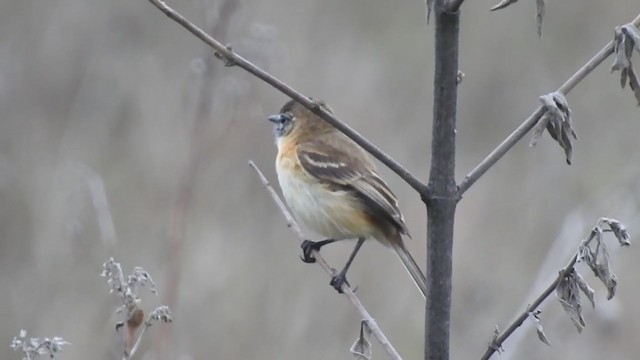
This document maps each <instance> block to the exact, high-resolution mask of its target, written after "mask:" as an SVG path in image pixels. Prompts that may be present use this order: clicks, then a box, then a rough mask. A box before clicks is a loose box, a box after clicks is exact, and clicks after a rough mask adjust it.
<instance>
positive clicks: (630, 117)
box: [0, 0, 640, 359]
mask: <svg viewBox="0 0 640 360" xmlns="http://www.w3.org/2000/svg"><path fill="white" fill-rule="evenodd" d="M223 1H224V0H217V1H214V0H208V1H206V0H201V1H172V2H169V5H170V6H173V7H175V8H176V10H178V11H180V12H182V13H183V14H184V15H185V16H187V17H188V18H190V19H192V20H193V21H194V22H195V23H197V24H199V25H201V26H203V27H205V28H209V29H212V26H213V29H215V24H216V23H218V20H219V19H220V18H223V19H224V20H221V21H225V22H226V24H224V25H225V26H219V27H218V29H216V31H217V33H214V34H213V35H214V36H216V37H218V38H219V40H221V41H222V42H224V43H227V42H229V43H231V44H232V45H233V47H234V49H235V50H237V51H238V53H240V54H241V55H244V56H246V57H247V58H249V59H250V60H252V61H254V62H255V63H256V64H258V65H260V66H263V67H264V68H266V69H267V70H269V71H271V72H272V73H273V74H274V75H276V76H277V77H279V78H281V79H282V80H284V81H286V82H288V83H289V84H291V85H292V86H294V87H295V88H297V89H299V90H300V91H302V92H303V93H305V94H307V95H310V96H313V97H318V98H322V99H325V100H326V101H327V102H328V103H329V104H330V105H331V106H332V107H333V109H334V110H335V112H336V113H337V114H338V115H339V116H340V117H341V118H342V119H344V120H345V121H347V122H348V123H349V124H350V125H352V126H353V127H354V128H355V129H357V130H359V131H360V132H361V133H362V134H363V135H365V136H367V137H369V138H370V139H371V140H372V141H373V142H374V143H376V144H378V145H379V146H380V147H381V148H382V149H385V150H386V151H388V153H389V154H390V155H392V156H393V157H394V158H396V159H397V160H399V161H400V162H401V163H403V164H405V165H406V166H407V167H408V168H409V169H411V170H412V171H413V172H414V173H416V174H419V175H420V176H421V177H422V178H425V179H426V177H427V170H426V169H427V168H428V162H429V148H430V143H429V138H430V133H429V131H430V128H431V94H432V90H431V88H432V69H433V41H432V37H433V26H432V25H431V26H429V27H427V26H426V25H425V21H424V20H425V19H424V18H425V15H424V8H423V2H422V1H417V0H416V1H403V2H395V1H394V2H391V1H382V0H349V1H344V0H340V1H338V0H329V1H314V0H303V1H284V0H273V1H255V0H254V1H248V0H247V1H240V0H238V2H237V3H234V6H232V7H230V8H227V9H226V10H224V11H221V4H222V2H223ZM229 1H234V0H229ZM492 5H493V2H492V1H488V0H483V1H471V0H469V1H467V2H466V3H465V4H464V6H463V16H462V23H461V24H462V25H461V52H460V55H461V59H460V68H461V70H462V71H463V72H464V73H465V74H466V78H465V80H464V82H463V83H462V85H461V86H460V98H459V112H458V115H459V121H458V161H457V174H458V178H459V179H462V177H463V176H464V174H466V173H467V172H468V171H469V170H471V168H472V167H473V166H474V165H475V164H476V163H477V162H479V161H480V160H481V159H482V158H483V157H484V156H485V155H486V154H488V153H489V151H491V149H493V147H494V146H495V145H497V144H498V143H499V142H500V141H501V140H502V139H503V138H504V137H505V136H506V135H507V134H508V133H510V132H511V131H512V130H513V129H514V128H515V127H516V126H517V125H518V124H519V123H520V122H521V121H522V120H524V118H526V117H527V116H528V115H529V114H530V113H531V112H532V111H533V110H534V109H535V108H536V107H537V106H538V104H539V102H538V99H537V97H538V96H539V95H541V94H544V93H547V92H550V91H553V90H555V89H556V88H557V87H558V86H559V85H561V84H562V83H563V82H564V81H565V80H566V79H567V78H568V77H569V76H570V75H571V74H573V72H574V71H575V70H577V68H578V67H580V66H581V65H582V64H583V63H585V62H586V61H587V60H588V59H589V58H590V57H591V56H592V55H593V54H595V53H596V52H597V51H598V50H599V49H600V48H602V46H603V45H604V44H605V43H606V42H608V41H609V40H611V39H612V38H613V28H614V27H615V26H616V25H621V24H624V23H627V22H629V21H630V20H631V19H632V18H633V17H635V16H636V15H637V14H638V13H639V12H640V7H639V6H638V3H637V1H635V0H618V1H616V2H615V5H614V4H612V3H611V2H595V1H582V0H566V1H549V2H548V4H547V15H546V18H545V25H544V30H543V32H544V37H543V38H542V39H539V38H538V37H537V35H536V30H535V19H534V15H535V6H534V3H533V2H531V1H521V2H519V3H517V4H514V5H513V6H511V7H509V8H507V9H506V10H503V11H501V12H496V13H489V12H488V9H489V7H490V6H492ZM221 13H222V14H223V15H224V16H222V17H221V16H220V14H221ZM218 24H220V23H218ZM0 34H2V35H1V36H0V119H1V120H0V286H1V288H2V289H3V295H2V301H1V302H0V323H2V327H0V346H3V347H4V350H2V351H0V353H2V354H3V355H2V356H0V357H2V358H6V359H12V358H15V359H18V358H19V354H13V353H10V352H11V350H10V349H9V347H8V346H9V343H10V342H11V339H12V338H13V336H15V335H16V334H17V333H18V331H19V329H21V328H24V329H27V330H28V332H29V334H30V335H33V336H53V335H57V336H62V337H64V338H65V339H66V340H68V341H70V342H71V343H72V344H73V345H72V346H70V347H68V348H66V349H65V354H63V355H64V357H63V359H86V358H105V359H110V358H114V352H113V348H114V345H113V341H114V339H113V338H114V335H113V332H114V323H115V316H114V315H113V313H112V310H113V308H114V306H115V305H116V301H115V299H113V298H112V297H111V296H109V295H108V287H107V286H106V285H105V284H104V283H103V280H102V279H100V278H99V277H98V275H99V274H100V271H101V264H102V263H103V262H104V261H106V260H107V259H108V257H109V256H111V255H113V256H115V257H116V259H117V260H119V261H121V262H122V263H123V266H124V267H125V271H127V269H129V270H130V269H132V268H133V266H135V265H139V266H143V267H144V268H145V269H146V270H148V271H149V272H150V273H151V274H152V276H154V279H155V280H156V282H157V284H158V287H159V290H160V296H159V297H157V298H156V297H153V296H152V295H149V296H148V297H147V305H148V307H149V308H152V307H153V306H154V305H157V304H159V303H163V302H169V303H170V305H171V306H172V308H173V312H174V318H175V322H174V323H173V324H172V325H170V327H169V328H168V329H167V328H162V325H160V326H157V327H154V328H152V329H151V331H150V337H149V338H148V339H146V340H145V342H144V344H143V347H142V349H141V352H143V353H145V352H146V353H147V354H150V353H151V351H152V350H153V344H154V342H155V343H156V344H157V343H158V342H162V345H163V346H164V349H165V350H166V351H167V354H168V356H167V358H170V359H206V358H213V359H258V358H265V359H300V358H305V359H306V358H308V359H349V358H350V355H349V353H348V349H349V346H350V345H351V343H352V342H353V341H354V340H355V338H356V336H357V332H358V329H359V323H358V321H359V318H358V316H357V314H356V313H355V312H354V311H353V310H352V309H351V307H350V306H349V305H348V304H347V303H346V302H345V301H344V299H343V298H342V297H340V296H338V295H336V294H335V292H334V291H333V289H331V288H330V287H329V286H328V281H329V279H328V278H327V277H326V275H325V274H324V273H323V272H322V271H321V270H320V269H319V268H317V267H316V266H307V265H304V264H303V263H302V262H301V261H300V260H299V257H298V256H299V254H300V250H299V247H298V242H297V241H298V239H296V238H295V236H294V235H293V234H292V233H291V232H290V231H289V230H288V229H287V227H286V226H285V222H284V220H283V218H282V216H281V214H280V213H279V212H278V211H277V208H276V207H275V205H274V204H273V202H272V200H271V199H270V198H269V196H268V194H267V193H266V192H265V191H264V190H263V189H262V186H261V184H260V182H259V181H258V180H257V178H256V176H255V174H254V173H253V172H252V171H251V170H250V168H249V167H248V166H247V160H249V159H253V160H254V161H255V162H256V163H257V164H258V165H259V166H260V167H261V168H262V170H263V171H264V172H265V173H266V175H267V176H268V177H269V178H270V179H271V180H272V181H273V182H274V184H275V183H276V181H275V179H276V178H275V171H274V166H273V163H274V156H275V151H276V150H275V146H274V145H273V138H272V134H271V126H270V124H269V123H268V122H267V121H266V117H267V116H268V115H269V114H272V113H275V112H277V111H278V109H279V108H280V106H281V105H282V104H283V103H284V102H285V101H286V100H287V99H286V98H285V97H284V96H283V95H281V94H280V93H278V92H277V91H275V90H274V89H272V88H270V87H269V86H267V85H265V84H263V83H262V82H260V81H258V80H257V79H254V78H252V77H251V76H249V75H248V74H246V73H244V72H243V71H242V70H240V69H237V68H228V69H227V68H224V67H223V66H222V65H221V64H219V63H218V62H215V63H214V62H213V61H211V56H212V52H211V51H210V49H208V48H207V47H206V46H205V45H204V44H203V43H201V42H200V41H199V40H197V39H196V38H195V37H193V36H192V35H191V34H189V33H187V32H186V31H185V30H184V29H182V28H180V27H179V26H178V25H177V24H175V23H174V22H172V21H170V20H169V19H167V18H166V17H165V16H164V15H163V14H162V13H160V12H159V11H158V10H157V9H156V8H155V7H153V6H152V5H150V4H149V3H148V2H147V1H144V0H138V1H131V0H126V1H125V0H115V1H83V0H58V1H50V2H44V1H34V0H20V1H15V0H2V1H0ZM636 55H637V54H636ZM636 58H638V57H637V56H636ZM611 61H612V60H611ZM611 61H607V62H606V63H605V64H604V65H603V66H601V67H600V68H598V69H597V70H596V71H595V72H594V73H593V74H592V75H591V76H589V77H588V78H587V79H586V80H585V81H584V82H583V83H581V84H580V85H579V86H578V88H577V89H576V90H575V91H574V92H573V93H571V95H570V96H568V101H569V104H570V105H571V106H572V109H573V114H574V128H575V129H576V131H577V133H578V136H579V140H578V141H577V143H576V146H575V152H574V157H573V165H572V166H567V165H566V164H565V160H564V154H563V152H562V150H561V149H560V148H559V147H558V146H557V144H555V143H554V142H552V141H551V140H550V139H549V137H548V136H547V135H545V137H544V139H543V140H541V141H540V142H539V143H538V146H537V147H536V148H533V149H531V148H529V147H527V146H526V141H524V142H523V143H522V144H519V145H517V146H516V147H515V149H513V151H512V152H510V153H509V154H508V155H507V156H506V157H505V158H504V159H503V160H502V161H501V162H500V163H498V164H497V166H495V167H494V168H493V169H491V170H490V171H489V173H488V174H487V175H486V176H485V177H483V178H482V179H481V180H480V181H479V182H478V183H477V184H476V185H475V186H474V187H473V188H472V189H470V190H469V192H468V193H467V194H465V198H464V199H463V200H462V202H461V203H460V205H459V207H458V215H457V219H456V238H455V245H454V289H453V297H454V303H453V318H452V336H453V341H452V353H453V358H454V359H473V358H478V357H480V355H481V354H482V352H483V351H484V349H485V347H486V345H487V343H488V341H489V340H490V338H491V335H492V333H493V330H494V325H495V324H499V325H500V326H501V327H502V328H504V327H505V326H506V324H507V323H508V322H509V321H510V320H511V319H512V318H513V317H514V315H515V314H516V313H517V312H520V311H522V310H523V309H524V307H525V306H526V305H527V302H528V301H530V300H531V299H532V298H533V295H534V294H535V293H536V292H537V291H539V290H540V289H542V288H543V287H545V286H546V285H547V284H548V282H549V281H551V279H552V278H553V277H554V275H555V274H556V272H557V270H558V269H559V268H560V267H561V266H563V265H564V264H565V263H566V262H567V260H568V259H569V257H570V255H571V254H572V252H573V251H574V250H575V248H576V246H577V245H578V243H579V241H580V239H581V238H583V237H584V236H586V235H587V234H588V232H589V230H590V228H591V227H592V226H593V225H595V223H596V220H597V219H598V217H600V216H609V217H614V218H618V219H619V220H621V221H622V222H625V223H626V224H627V225H628V226H629V230H630V232H631V235H632V241H633V235H634V234H636V233H637V232H638V231H637V230H636V229H637V227H638V220H637V215H638V196H639V195H640V193H639V191H640V187H639V184H638V180H637V176H638V173H639V171H638V168H637V163H638V160H639V156H638V152H637V151H636V149H637V145H638V135H637V134H638V133H640V112H639V110H638V108H636V106H635V101H634V99H633V96H632V94H631V92H629V91H628V90H621V89H620V85H619V75H618V74H616V75H610V74H609V70H608V67H609V64H610V63H611ZM638 64H640V63H638ZM203 89H205V90H203ZM203 94H204V95H203ZM202 99H204V101H203V100H202ZM202 104H205V105H206V107H202ZM382 172H383V175H384V176H385V177H386V179H387V180H388V182H389V183H390V185H391V187H392V188H393V189H394V191H395V192H396V193H397V195H398V196H399V198H400V204H401V207H402V209H403V211H404V213H405V216H406V218H407V224H408V226H409V229H411V232H412V234H413V240H411V241H408V245H409V247H410V249H411V250H412V251H413V253H414V254H415V256H416V257H417V258H418V259H419V261H420V262H424V259H425V256H424V255H425V254H424V252H425V241H424V239H425V232H426V229H425V224H426V222H425V213H426V212H425V209H424V206H423V204H422V202H421V201H420V199H419V198H418V197H417V196H416V194H415V193H414V192H413V190H412V189H411V188H409V187H408V186H407V185H405V184H404V183H403V182H402V181H401V180H400V179H399V178H398V177H397V176H395V175H394V174H392V173H391V172H389V171H387V170H386V169H383V170H382ZM105 199H106V200H107V202H108V203H107V202H105V201H104V200H105ZM109 214H111V215H110V216H109ZM110 217H112V219H110ZM111 222H112V223H113V225H114V229H115V233H112V232H111V231H110V226H109V224H110V223H111ZM614 243H615V241H613V242H611V244H612V247H611V252H612V256H613V270H614V271H615V272H616V274H617V275H618V278H619V282H620V285H619V289H618V295H617V296H616V297H615V298H614V300H611V301H606V299H605V296H606V290H605V289H604V288H603V286H602V285H601V284H599V283H596V282H595V281H593V277H592V276H591V274H588V273H587V269H583V271H582V272H583V274H584V275H585V276H586V277H587V279H588V280H591V284H592V286H593V287H594V288H595V289H596V291H597V295H596V300H597V309H596V311H593V310H592V309H591V308H589V307H588V306H585V318H586V321H587V328H586V329H585V330H584V331H583V333H582V335H578V334H577V333H576V331H575V329H574V328H573V325H572V324H571V322H570V320H569V319H568V318H567V317H566V316H564V314H562V310H561V308H560V305H559V304H558V303H557V301H556V300H555V299H553V298H552V299H551V301H550V302H549V303H547V305H546V306H545V307H544V313H543V318H542V319H543V325H545V330H546V333H547V336H548V337H549V339H550V341H551V343H552V344H553V347H552V348H549V347H547V346H546V345H544V344H542V343H540V342H539V340H538V339H537V337H536V335H535V332H533V331H531V330H532V326H531V325H530V324H529V325H527V326H526V327H525V328H524V330H519V332H518V336H516V337H515V338H513V339H511V340H509V341H507V343H506V344H505V348H506V351H507V352H506V353H505V354H504V355H502V357H501V358H502V359H505V358H506V359H601V358H603V357H605V356H606V357H607V358H608V359H628V358H631V357H632V354H637V351H638V343H637V340H636V336H635V334H638V333H639V332H640V308H639V307H638V306H636V304H637V302H638V299H639V298H640V286H638V284H637V282H634V281H633V279H634V278H635V274H636V273H638V271H640V262H638V261H637V260H635V259H637V255H636V254H635V253H636V250H635V247H634V246H632V247H631V248H630V249H629V250H628V251H624V252H619V251H617V247H616V246H615V245H614ZM351 246H352V243H345V244H339V245H334V246H330V247H328V248H326V251H325V250H323V251H325V253H326V257H327V259H328V261H329V262H330V263H331V264H333V265H334V266H336V267H337V266H340V265H341V264H343V262H344V260H345V259H346V257H347V253H348V252H349V251H350V249H351ZM614 249H615V250H614ZM350 281H351V283H352V284H354V285H357V286H358V295H359V296H360V298H361V299H362V301H363V302H364V304H365V305H366V306H367V308H368V310H369V311H370V312H371V313H372V314H373V315H374V317H375V318H376V319H377V321H378V322H379V324H380V326H381V327H382V329H383V330H384V331H385V332H386V334H387V336H388V337H389V338H390V340H391V341H392V342H393V343H394V345H395V346H396V347H397V348H398V349H399V351H400V353H401V354H402V355H403V356H405V358H406V359H417V358H420V357H421V356H422V343H423V321H424V319H423V313H424V311H423V305H422V299H421V297H420V296H419V293H418V291H417V290H416V289H415V288H414V286H413V285H412V284H411V280H410V279H409V277H408V276H406V274H405V272H404V270H403V269H402V266H401V265H400V262H399V261H398V260H397V259H396V258H395V255H393V254H392V253H391V252H389V251H388V250H386V249H384V248H383V247H381V246H379V245H378V244H375V243H368V244H367V245H366V246H365V247H364V248H363V251H362V253H361V254H360V256H359V257H358V258H357V260H356V262H355V264H354V267H353V268H352V271H351V272H350ZM163 329H164V330H163ZM167 330H168V331H167ZM163 331H165V332H163ZM158 334H163V335H162V336H164V337H160V338H155V339H154V338H153V337H154V336H157V335H158ZM2 344H4V345H2ZM141 355H142V354H141ZM147 356H149V355H147ZM374 356H375V358H383V357H384V355H383V353H382V352H381V351H380V349H375V348H374Z"/></svg>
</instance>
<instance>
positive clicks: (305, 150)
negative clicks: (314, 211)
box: [297, 133, 409, 235]
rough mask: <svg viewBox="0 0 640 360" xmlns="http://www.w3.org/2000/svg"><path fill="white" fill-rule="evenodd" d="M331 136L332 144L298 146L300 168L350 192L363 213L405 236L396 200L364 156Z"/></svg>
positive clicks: (341, 137) (350, 144)
mask: <svg viewBox="0 0 640 360" xmlns="http://www.w3.org/2000/svg"><path fill="white" fill-rule="evenodd" d="M333 135H334V136H333V137H331V138H330V140H332V141H327V140H323V139H315V140H312V141H308V142H304V143H302V144H299V145H298V148H297V156H298V160H299V161H300V164H301V165H302V168H303V169H304V170H305V171H306V172H307V174H308V175H309V176H311V177H314V178H317V179H319V180H321V181H323V182H325V183H327V184H330V185H333V186H337V187H340V188H346V189H350V190H352V191H354V192H355V194H356V196H358V197H359V198H360V199H361V200H362V201H363V205H364V206H365V208H366V209H367V211H369V212H370V213H372V215H375V216H376V217H380V218H383V219H387V220H389V221H390V222H391V223H392V224H394V225H395V226H396V227H397V228H398V230H399V231H400V233H402V234H407V235H408V234H409V232H408V230H407V227H406V225H405V223H404V218H403V217H402V213H401V212H400V208H399V207H398V200H397V198H396V196H395V195H394V194H393V192H391V190H390V189H389V187H388V186H387V184H386V183H385V182H384V180H382V178H380V176H379V175H378V174H377V172H376V169H375V165H374V164H373V162H371V160H370V159H369V157H368V155H367V154H366V153H365V152H364V150H363V149H362V148H361V147H360V146H358V145H357V144H355V143H354V142H352V141H351V140H350V139H348V138H346V137H344V135H342V134H335V133H334V134H333Z"/></svg>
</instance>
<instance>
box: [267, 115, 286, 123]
mask: <svg viewBox="0 0 640 360" xmlns="http://www.w3.org/2000/svg"><path fill="white" fill-rule="evenodd" d="M284 118H285V116H284V115H282V114H277V115H271V116H269V117H268V119H269V121H271V122H272V123H274V124H282V123H283V122H284Z"/></svg>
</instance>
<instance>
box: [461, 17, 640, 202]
mask: <svg viewBox="0 0 640 360" xmlns="http://www.w3.org/2000/svg"><path fill="white" fill-rule="evenodd" d="M633 24H634V25H636V26H639V25H640V15H638V16H637V17H636V18H635V19H634V20H633ZM613 47H614V41H610V42H609V43H608V44H607V45H606V46H605V47H603V48H602V50H600V51H599V52H598V53H597V54H596V55H595V56H594V57H593V58H591V60H589V61H588V62H587V63H586V64H584V65H583V66H582V67H581V68H580V69H579V70H578V71H576V73H575V74H573V76H572V77H571V78H570V79H569V80H567V82H565V83H564V84H563V85H562V86H561V87H560V88H559V89H558V90H557V91H558V92H561V93H563V94H565V95H566V94H568V93H569V92H570V91H571V90H573V88H574V87H576V85H578V83H580V81H582V80H583V79H584V78H585V77H587V75H589V74H590V73H591V72H592V71H593V70H594V69H595V68H596V67H598V65H600V64H601V63H602V62H603V61H604V60H605V59H606V58H607V57H609V56H610V55H611V54H613ZM544 111H545V110H544V107H543V106H540V107H538V109H536V111H534V112H533V113H532V114H531V115H529V117H528V118H527V119H526V120H525V121H524V122H523V123H522V124H521V125H520V126H519V127H518V128H517V129H515V130H514V131H513V132H512V133H511V134H510V135H509V136H508V137H507V138H506V139H505V140H504V141H503V142H502V143H500V145H498V146H497V147H496V148H495V149H494V150H493V151H492V152H491V153H490V154H489V155H487V157H486V158H485V159H484V160H482V161H481V162H480V164H478V165H477V166H476V167H475V168H474V169H473V170H471V172H470V173H469V174H468V175H467V176H465V178H464V180H462V182H460V184H459V185H458V194H459V195H460V196H462V194H464V192H465V191H467V190H468V189H469V188H470V187H471V185H473V184H474V183H475V182H476V181H478V179H480V177H482V175H484V173H486V172H487V170H489V169H490V168H491V167H492V166H493V165H494V164H495V163H496V162H498V160H500V159H501V158H502V157H503V156H504V154H506V153H507V151H509V150H510V149H511V148H512V147H513V146H514V145H515V144H516V143H517V142H518V141H520V139H522V138H523V137H524V136H525V135H526V134H527V133H528V132H529V131H530V130H531V129H533V127H534V126H535V125H536V123H537V122H538V120H540V118H541V117H542V115H544Z"/></svg>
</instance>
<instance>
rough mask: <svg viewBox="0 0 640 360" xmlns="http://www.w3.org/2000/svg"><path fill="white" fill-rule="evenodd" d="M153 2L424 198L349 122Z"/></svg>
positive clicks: (422, 187) (413, 180)
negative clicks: (337, 131)
mask: <svg viewBox="0 0 640 360" xmlns="http://www.w3.org/2000/svg"><path fill="white" fill-rule="evenodd" d="M149 1H150V2H151V3H152V4H153V5H155V6H156V7H157V8H158V9H160V10H161V11H162V12H163V13H164V14H165V15H167V16H168V17H169V18H170V19H172V20H174V21H175V22H177V23H178V24H180V25H182V26H183V27H184V28H185V29H187V30H189V32H191V33H192V34H193V35H195V36H196V37H198V38H199V39H200V40H202V41H204V42H205V43H206V44H207V45H209V46H211V47H212V48H213V49H214V50H215V51H216V54H217V57H218V58H219V59H220V60H222V61H223V62H224V63H225V65H227V66H239V67H240V68H242V69H244V70H246V71H247V72H249V73H251V74H253V75H254V76H256V77H257V78H259V79H260V80H262V81H264V82H266V83H267V84H269V85H271V86H273V87H274V88H276V89H277V90H279V91H280V92H282V93H283V94H285V95H287V96H289V97H290V98H292V99H293V100H295V101H297V102H299V103H300V104H302V105H303V106H305V107H306V108H308V109H309V110H311V111H313V112H314V113H316V114H317V115H318V116H320V117H321V118H323V119H324V120H325V121H327V122H328V123H330V124H331V125H333V126H335V127H336V129H338V130H340V131H341V132H343V133H344V134H345V135H347V136H348V137H350V138H351V139H353V141H355V142H356V143H358V145H360V146H362V147H363V148H364V149H365V150H366V151H368V152H369V153H370V154H371V155H373V156H374V157H375V158H377V159H378V160H380V161H381V162H382V163H383V164H385V165H386V166H387V167H389V169H391V170H392V171H393V172H395V173H396V174H398V176H400V177H401V178H402V179H403V180H404V181H406V182H407V184H409V185H410V186H411V187H413V188H414V189H415V190H416V191H417V192H419V193H420V195H421V196H422V197H423V198H424V197H428V196H429V190H428V187H427V185H426V184H424V183H423V182H422V181H420V179H418V178H417V177H416V176H414V175H413V174H412V173H411V172H409V170H407V169H406V168H405V167H404V166H402V165H400V163H398V162H397V161H395V160H394V159H393V158H391V156H389V155H388V154H386V153H385V152H383V151H382V150H380V148H378V147H377V146H375V145H374V144H372V143H371V142H370V141H368V140H367V139H366V138H365V137H363V136H362V135H360V134H359V133H358V132H356V131H355V130H353V129H352V128H351V127H350V126H349V125H347V124H345V123H344V122H342V121H341V120H340V119H338V118H337V117H336V116H335V115H333V114H331V113H329V112H328V111H327V110H325V109H324V108H323V107H321V106H318V103H317V101H316V100H313V99H312V98H310V97H307V96H305V95H303V94H302V93H300V92H298V91H297V90H295V89H294V88H292V87H291V86H289V85H287V84H285V83H284V82H282V81H280V80H278V79H277V78H275V77H274V76H273V75H271V74H269V73H268V72H266V71H264V70H263V69H261V68H259V67H258V66H256V65H254V64H253V63H251V62H249V61H248V60H246V59H245V58H243V57H242V56H240V55H238V54H236V53H235V52H234V51H233V49H232V48H231V46H228V45H227V46H224V45H222V43H220V42H219V41H217V40H216V39H214V38H212V37H211V36H209V35H208V34H207V33H206V32H204V31H203V30H202V29H200V28H198V27H197V26H196V25H194V24H193V23H191V22H190V21H189V20H187V19H186V18H185V17H184V16H182V15H181V14H179V13H178V12H176V11H175V10H173V9H172V8H171V7H169V6H167V4H166V3H165V2H164V1H162V0H149Z"/></svg>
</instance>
